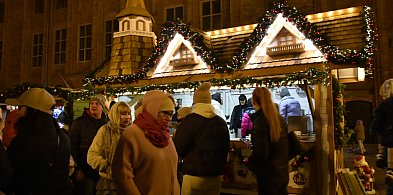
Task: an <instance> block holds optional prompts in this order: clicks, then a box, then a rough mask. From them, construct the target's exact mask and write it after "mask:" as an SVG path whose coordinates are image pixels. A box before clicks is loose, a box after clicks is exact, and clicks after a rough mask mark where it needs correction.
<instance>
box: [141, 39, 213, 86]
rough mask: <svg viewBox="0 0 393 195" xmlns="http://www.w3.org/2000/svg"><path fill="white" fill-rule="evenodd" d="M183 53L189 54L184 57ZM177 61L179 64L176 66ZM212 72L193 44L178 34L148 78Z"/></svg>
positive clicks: (170, 42)
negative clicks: (190, 61) (189, 61)
mask: <svg viewBox="0 0 393 195" xmlns="http://www.w3.org/2000/svg"><path fill="white" fill-rule="evenodd" d="M182 52H187V53H189V54H188V55H187V56H184V54H183V53H182ZM182 57H187V59H181V58H182ZM187 60H192V61H193V62H194V63H187V62H186V61H187ZM176 61H177V64H174V62H176ZM182 61H184V63H183V62H182ZM182 63H183V64H182ZM210 72H211V71H210V66H208V65H207V64H206V62H205V61H204V60H203V59H202V58H201V57H200V56H199V55H198V54H197V52H196V51H195V49H194V47H193V46H192V44H191V42H190V41H189V40H186V39H185V38H184V36H183V35H181V34H179V33H176V35H175V36H174V37H173V39H172V40H171V41H169V43H168V47H167V48H166V52H165V53H164V55H163V56H162V57H161V58H160V59H158V61H157V65H156V66H155V67H153V68H152V69H151V70H150V71H149V73H148V74H147V76H148V77H150V78H157V77H165V76H177V75H186V74H202V73H210Z"/></svg>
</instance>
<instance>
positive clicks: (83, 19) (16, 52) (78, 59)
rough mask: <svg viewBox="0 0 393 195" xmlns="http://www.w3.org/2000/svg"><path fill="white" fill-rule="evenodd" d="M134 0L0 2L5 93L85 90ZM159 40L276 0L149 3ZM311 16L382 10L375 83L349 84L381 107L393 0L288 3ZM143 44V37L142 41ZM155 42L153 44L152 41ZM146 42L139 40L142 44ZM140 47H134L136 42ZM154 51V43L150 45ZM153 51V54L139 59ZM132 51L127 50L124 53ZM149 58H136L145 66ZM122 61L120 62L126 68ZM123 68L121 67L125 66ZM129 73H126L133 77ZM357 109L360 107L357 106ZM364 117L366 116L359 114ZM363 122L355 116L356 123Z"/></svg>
mask: <svg viewBox="0 0 393 195" xmlns="http://www.w3.org/2000/svg"><path fill="white" fill-rule="evenodd" d="M126 2H127V1H126V0H107V1H99V0H56V1H49V0H0V56H1V58H0V78H1V79H0V89H6V88H10V87H13V86H15V85H16V84H21V83H25V82H31V83H38V84H44V85H51V86H63V87H70V88H80V87H82V79H83V78H84V76H85V75H86V74H88V73H90V72H92V71H94V70H95V69H96V68H97V67H100V66H101V65H102V64H104V63H108V61H109V60H110V58H111V56H112V57H113V55H119V53H117V54H116V53H112V54H111V51H112V46H114V47H121V46H116V43H118V42H121V41H123V39H118V40H117V39H116V38H115V39H113V32H116V31H118V28H119V27H118V22H117V19H116V16H117V15H118V14H119V13H120V12H121V11H122V10H123V9H124V7H125V5H126ZM144 2H145V6H146V10H147V11H148V12H149V13H150V14H151V15H152V17H153V20H154V24H153V25H152V28H153V31H154V32H155V34H156V35H157V36H159V33H160V30H161V25H162V24H164V23H165V22H166V21H169V20H174V19H175V18H182V20H183V21H184V22H185V23H188V24H191V25H192V26H193V27H195V28H197V29H201V30H205V31H206V30H213V29H221V28H228V27H236V26H240V25H246V24H253V23H256V22H258V19H259V18H260V17H263V16H264V14H265V12H266V11H267V10H268V9H270V7H271V4H272V2H273V0H258V1H255V0H160V1H155V0H145V1H144ZM288 4H289V5H290V6H293V7H296V8H297V9H298V10H300V11H301V12H302V13H303V15H307V14H312V13H319V12H326V11H330V10H336V9H342V8H348V7H354V6H364V5H367V6H370V7H372V9H373V11H374V12H375V20H376V23H377V25H378V34H379V43H378V45H377V47H378V53H377V54H376V64H375V71H374V75H373V78H372V79H366V81H365V82H357V83H349V84H347V89H346V93H347V94H346V95H347V101H352V102H358V103H359V104H363V103H366V105H365V106H366V107H370V108H369V111H368V112H366V113H367V115H369V114H370V112H371V111H372V109H373V107H374V106H375V105H376V104H378V103H379V102H380V100H381V99H380V97H379V95H378V89H379V86H380V84H381V83H382V82H383V81H384V80H385V79H388V78H392V77H393V67H392V65H391V61H392V59H391V58H393V55H391V53H392V52H393V49H392V48H393V46H392V44H393V43H392V38H393V37H392V36H393V35H392V34H391V33H390V32H391V30H392V28H393V21H392V20H391V19H390V18H392V17H393V16H392V15H393V12H392V11H391V10H392V6H393V5H391V3H390V1H388V0H380V1H376V0H353V1H342V0H331V1H306V0H288ZM134 39H135V40H137V38H134ZM149 42H151V41H149ZM138 44H144V43H143V41H142V42H141V43H137V42H135V43H134V45H138ZM130 45H132V43H130ZM147 45H148V46H147V47H149V49H151V45H150V43H148V44H147ZM134 50H137V49H136V48H135V49H134ZM138 52H141V54H143V53H146V51H145V50H143V51H142V50H139V51H135V52H134V53H135V54H138V55H139V53H138ZM123 54H124V53H123ZM125 55H127V54H125ZM146 58H147V56H146V55H144V56H143V55H142V57H141V58H138V59H137V56H135V58H132V59H133V60H134V61H135V62H137V63H139V65H137V66H141V65H140V64H143V60H146ZM116 60H117V59H115V60H114V59H112V61H113V62H115V63H119V61H116ZM118 66H119V67H121V65H120V64H119V65H118ZM127 72H128V71H125V72H124V74H127ZM356 105H357V104H355V106H352V107H354V108H356ZM359 117H360V116H359ZM359 117H358V118H359ZM350 120H355V119H350Z"/></svg>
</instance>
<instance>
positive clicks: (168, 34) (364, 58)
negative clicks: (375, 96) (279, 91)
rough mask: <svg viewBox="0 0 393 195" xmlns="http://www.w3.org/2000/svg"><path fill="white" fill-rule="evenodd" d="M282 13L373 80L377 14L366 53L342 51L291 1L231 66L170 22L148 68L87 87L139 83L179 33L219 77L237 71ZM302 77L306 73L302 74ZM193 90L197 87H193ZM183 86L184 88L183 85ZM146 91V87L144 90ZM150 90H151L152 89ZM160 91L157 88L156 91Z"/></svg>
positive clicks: (369, 22)
mask: <svg viewBox="0 0 393 195" xmlns="http://www.w3.org/2000/svg"><path fill="white" fill-rule="evenodd" d="M279 13H281V14H283V17H285V18H287V21H289V22H291V23H293V24H294V25H295V26H296V27H297V28H298V29H299V30H300V31H301V32H302V33H303V34H304V35H305V36H306V38H308V39H310V40H313V42H314V44H315V45H316V46H317V47H318V48H319V49H320V50H321V51H322V52H323V53H324V54H325V56H326V59H327V60H328V62H332V63H334V64H354V65H357V66H359V67H364V68H365V71H366V75H367V76H368V77H369V78H372V77H373V63H374V60H375V59H374V58H373V55H374V53H375V51H376V50H377V49H376V47H375V44H376V42H377V41H378V34H377V33H376V27H375V23H374V20H373V18H374V13H373V12H372V11H371V8H370V7H367V6H365V7H364V8H363V18H364V20H365V28H366V37H365V46H364V48H363V49H362V50H360V51H356V50H350V49H347V50H340V49H339V48H338V47H337V46H333V45H332V44H331V43H330V42H329V39H328V37H327V36H326V35H325V34H323V33H320V32H319V31H318V29H317V27H316V25H314V24H313V23H311V22H309V21H308V20H307V18H306V17H304V16H303V15H302V14H301V13H300V12H299V11H298V10H297V9H296V8H291V7H290V6H288V4H287V1H276V2H274V3H273V8H272V9H271V10H269V11H267V12H266V14H265V16H264V17H263V18H261V19H260V21H259V23H258V24H257V26H256V27H255V29H254V31H253V33H252V34H251V35H250V36H249V37H248V38H246V39H245V41H244V42H243V43H242V44H241V46H240V49H239V50H238V51H237V54H235V55H234V56H233V58H232V61H231V62H229V63H228V62H220V61H218V60H217V58H216V57H215V54H214V51H213V50H212V49H211V48H210V47H208V46H207V45H206V44H205V43H204V37H203V35H202V34H201V33H199V32H197V31H195V30H192V28H191V26H189V25H187V24H184V23H183V22H181V21H180V20H177V21H176V22H169V23H166V24H164V25H163V28H162V31H161V34H160V38H159V39H158V41H157V42H158V44H157V46H156V47H155V48H154V50H153V52H152V55H151V56H150V57H149V59H148V60H147V63H146V64H145V66H143V67H142V68H141V69H140V70H138V71H137V72H136V73H134V74H129V75H118V76H108V77H86V78H85V79H84V83H85V84H84V85H85V86H89V85H90V86H104V85H124V84H131V83H133V82H136V81H137V80H139V79H143V78H146V77H147V72H148V71H149V70H151V69H152V68H154V66H156V65H157V63H158V62H159V61H160V59H161V57H162V56H163V55H164V54H165V52H166V49H167V47H168V44H169V43H170V41H171V40H172V39H173V38H174V36H175V35H176V33H179V34H181V35H182V36H183V37H184V39H185V40H188V41H189V42H190V43H191V44H192V46H193V48H194V49H195V51H196V52H197V54H198V55H199V56H201V58H202V59H203V60H204V61H205V62H206V63H207V64H209V65H210V66H211V68H212V70H213V71H215V72H217V73H231V72H233V71H234V70H236V69H240V68H241V67H242V66H243V65H244V64H245V63H247V61H248V59H249V57H250V55H251V53H252V52H253V51H254V49H255V48H256V47H257V46H258V45H259V44H260V43H261V41H262V39H263V37H265V36H266V35H267V29H268V28H269V27H270V25H271V24H272V23H273V22H274V20H275V19H276V16H277V15H278V14H279ZM299 74H302V73H299ZM220 82H221V83H227V82H231V79H223V80H222V81H220ZM189 85H190V86H189V87H192V86H193V84H192V83H189ZM181 86H184V84H182V85H181ZM142 88H145V87H142ZM148 88H150V87H148ZM155 88H157V87H155Z"/></svg>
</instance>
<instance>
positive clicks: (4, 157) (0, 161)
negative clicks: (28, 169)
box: [0, 140, 13, 192]
mask: <svg viewBox="0 0 393 195" xmlns="http://www.w3.org/2000/svg"><path fill="white" fill-rule="evenodd" d="M12 171H13V170H12V165H11V162H10V160H9V158H8V154H7V151H6V150H5V148H4V145H3V142H2V141H1V140H0V191H3V192H7V191H8V190H9V187H10V184H11V179H12Z"/></svg>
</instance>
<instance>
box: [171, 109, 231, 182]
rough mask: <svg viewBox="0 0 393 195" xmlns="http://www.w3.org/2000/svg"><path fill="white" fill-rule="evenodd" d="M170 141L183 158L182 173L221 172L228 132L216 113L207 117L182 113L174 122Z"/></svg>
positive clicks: (225, 153) (205, 173)
mask: <svg viewBox="0 0 393 195" xmlns="http://www.w3.org/2000/svg"><path fill="white" fill-rule="evenodd" d="M204 126H206V127H205V128H204V129H202V128H203V127H204ZM173 141H174V143H175V146H176V150H177V153H178V155H179V157H181V158H184V162H183V166H182V172H183V174H187V175H192V176H219V175H221V174H222V173H223V170H224V167H225V164H226V163H227V156H228V151H229V132H228V127H227V125H226V122H225V121H224V119H222V118H221V117H220V116H218V115H215V116H214V117H213V118H210V119H207V118H205V117H203V116H201V115H198V114H195V113H192V114H190V115H188V116H186V118H184V119H183V121H182V122H181V123H180V124H179V125H178V127H177V130H176V134H175V137H174V139H173Z"/></svg>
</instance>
